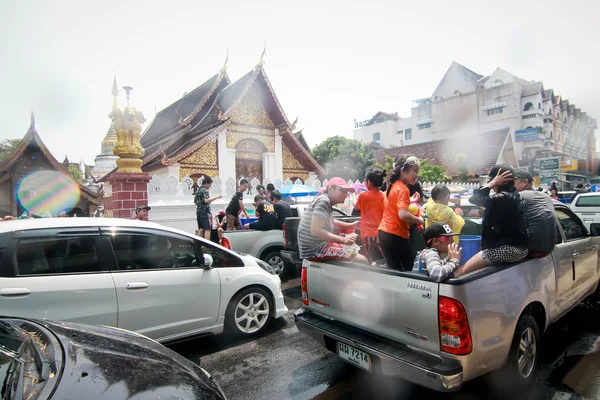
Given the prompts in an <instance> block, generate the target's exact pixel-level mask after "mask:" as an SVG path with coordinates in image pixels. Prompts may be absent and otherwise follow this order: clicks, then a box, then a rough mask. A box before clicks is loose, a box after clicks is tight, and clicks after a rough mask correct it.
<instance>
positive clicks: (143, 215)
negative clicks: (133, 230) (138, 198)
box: [135, 206, 151, 221]
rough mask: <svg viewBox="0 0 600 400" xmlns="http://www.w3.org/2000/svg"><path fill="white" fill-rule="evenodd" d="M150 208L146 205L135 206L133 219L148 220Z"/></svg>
mask: <svg viewBox="0 0 600 400" xmlns="http://www.w3.org/2000/svg"><path fill="white" fill-rule="evenodd" d="M150 210H151V208H150V207H148V206H137V207H136V208H135V219H139V220H140V221H148V211H150Z"/></svg>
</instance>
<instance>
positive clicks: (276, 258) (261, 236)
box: [222, 203, 348, 275]
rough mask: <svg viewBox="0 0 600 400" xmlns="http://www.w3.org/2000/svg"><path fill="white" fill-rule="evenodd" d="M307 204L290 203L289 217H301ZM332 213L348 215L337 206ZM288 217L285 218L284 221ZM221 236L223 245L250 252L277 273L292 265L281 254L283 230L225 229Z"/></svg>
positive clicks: (283, 273) (340, 215)
mask: <svg viewBox="0 0 600 400" xmlns="http://www.w3.org/2000/svg"><path fill="white" fill-rule="evenodd" d="M308 205H309V203H301V204H294V205H292V206H291V209H292V217H290V218H295V217H301V216H302V213H303V212H304V210H305V209H306V207H308ZM333 214H334V216H338V217H347V216H348V214H346V213H345V212H344V211H343V210H341V209H339V208H337V207H334V208H333ZM290 218H286V222H287V221H288V220H289V219H290ZM284 229H285V227H284ZM223 238H224V239H225V240H223V242H222V244H223V246H225V247H226V248H228V249H231V250H234V251H237V252H240V253H242V254H250V255H252V256H254V257H256V258H258V259H261V260H263V261H265V262H266V263H268V264H269V265H270V266H271V267H272V268H273V270H274V271H275V273H276V274H277V275H285V274H286V273H287V272H288V270H289V269H290V267H293V265H294V263H293V262H290V261H288V262H286V259H284V258H283V257H282V255H281V250H283V249H284V247H285V243H284V232H283V230H279V229H272V230H270V231H256V230H242V231H225V232H223Z"/></svg>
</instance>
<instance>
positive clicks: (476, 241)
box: [458, 235, 481, 265]
mask: <svg viewBox="0 0 600 400" xmlns="http://www.w3.org/2000/svg"><path fill="white" fill-rule="evenodd" d="M458 246H459V247H462V256H461V257H460V265H463V264H464V263H466V262H467V261H468V260H469V259H470V258H471V257H473V256H474V255H475V254H477V253H479V252H480V251H481V236H479V235H460V236H459V242H458Z"/></svg>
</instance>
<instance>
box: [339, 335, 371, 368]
mask: <svg viewBox="0 0 600 400" xmlns="http://www.w3.org/2000/svg"><path fill="white" fill-rule="evenodd" d="M338 355H339V356H340V358H342V359H344V360H346V361H348V362H349V363H351V364H354V365H356V366H357V367H360V368H362V369H364V370H366V371H371V357H369V355H368V354H367V353H365V352H364V351H360V350H358V349H355V348H354V347H352V346H348V345H347V344H345V343H342V342H338Z"/></svg>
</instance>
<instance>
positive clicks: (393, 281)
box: [303, 261, 440, 354]
mask: <svg viewBox="0 0 600 400" xmlns="http://www.w3.org/2000/svg"><path fill="white" fill-rule="evenodd" d="M303 266H306V267H307V271H306V278H307V285H306V286H307V293H308V307H309V309H310V310H312V311H313V312H315V313H317V314H319V315H321V316H324V317H327V318H331V319H333V320H337V321H340V322H343V323H346V324H348V325H350V326H355V327H359V328H360V329H362V330H365V331H368V332H371V333H373V334H376V335H379V336H381V337H384V338H388V339H391V340H394V341H400V342H402V343H403V344H406V345H409V346H413V347H415V348H418V349H421V350H424V351H427V352H428V353H432V354H439V353H440V343H439V342H440V338H439V327H438V325H439V318H438V289H439V284H438V283H436V282H432V281H429V280H425V279H426V278H425V279H419V277H416V278H410V277H406V276H402V275H403V274H402V273H399V272H397V271H393V270H386V269H381V268H374V267H367V266H360V265H358V264H355V263H349V262H342V261H333V262H332V261H328V262H327V263H319V262H312V261H304V264H303ZM404 275H406V274H404Z"/></svg>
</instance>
